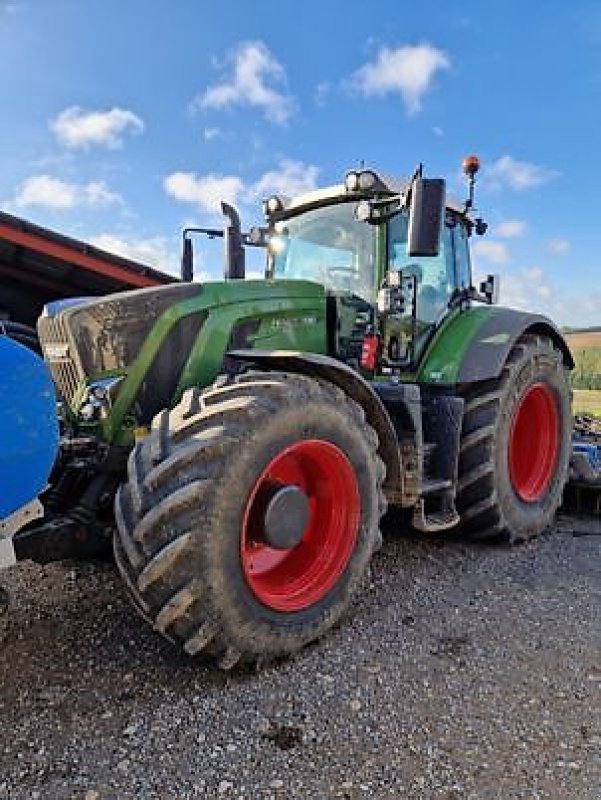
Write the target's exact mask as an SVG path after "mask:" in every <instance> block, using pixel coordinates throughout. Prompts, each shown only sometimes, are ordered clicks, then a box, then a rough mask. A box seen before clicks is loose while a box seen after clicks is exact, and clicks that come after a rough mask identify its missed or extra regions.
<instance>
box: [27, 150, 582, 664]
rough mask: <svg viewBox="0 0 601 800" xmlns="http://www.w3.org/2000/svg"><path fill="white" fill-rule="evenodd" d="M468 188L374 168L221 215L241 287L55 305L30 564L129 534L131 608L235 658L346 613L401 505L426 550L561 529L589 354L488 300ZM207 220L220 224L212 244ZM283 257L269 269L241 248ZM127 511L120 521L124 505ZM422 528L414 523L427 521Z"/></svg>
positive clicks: (192, 645)
mask: <svg viewBox="0 0 601 800" xmlns="http://www.w3.org/2000/svg"><path fill="white" fill-rule="evenodd" d="M464 166H465V168H466V172H467V174H468V177H469V184H470V193H469V198H468V200H466V201H465V202H464V203H461V204H458V203H453V202H451V201H448V200H447V199H446V198H445V184H444V181H442V180H438V179H427V178H424V177H423V176H422V173H421V168H419V169H418V170H417V171H416V173H415V174H414V176H413V178H412V179H411V180H409V181H404V182H401V181H395V180H388V179H386V178H384V177H382V176H380V175H378V174H376V173H375V172H374V171H372V170H368V169H359V170H353V171H351V172H349V173H348V174H347V175H346V177H345V180H344V183H342V184H340V185H336V186H332V187H329V188H325V189H321V190H318V191H312V192H308V193H306V194H303V195H301V196H299V197H296V198H294V199H293V200H287V199H285V198H283V197H276V196H274V197H271V198H269V199H268V200H266V201H265V203H264V213H265V218H266V224H265V226H264V227H262V228H256V229H252V230H251V231H250V232H249V233H242V231H241V228H240V222H239V219H238V216H237V213H236V211H235V210H234V209H233V208H231V207H230V206H227V205H224V207H223V209H224V214H225V215H226V216H227V217H228V218H229V223H228V225H227V227H226V229H225V230H224V231H216V230H207V229H202V230H201V232H202V233H207V234H208V235H210V236H223V237H224V239H225V244H226V254H227V258H226V276H225V277H226V279H225V280H224V281H222V282H215V283H206V284H199V283H193V282H191V278H192V271H193V264H192V261H193V253H192V239H191V236H192V234H193V233H194V231H192V230H187V231H186V232H185V235H184V256H183V261H182V277H183V278H184V280H183V281H182V282H181V283H176V284H173V285H169V286H165V287H162V288H157V289H154V288H153V289H142V290H137V291H131V292H125V293H122V294H116V295H112V296H108V297H104V298H102V299H94V300H91V301H86V302H82V303H80V304H75V305H73V304H72V303H71V304H70V305H69V306H67V307H65V306H64V305H62V304H59V305H58V307H57V306H54V307H49V308H48V309H47V310H46V312H45V314H44V316H43V317H42V318H41V319H40V322H39V335H40V340H41V343H42V348H43V351H44V354H45V357H46V359H47V361H48V363H49V364H50V367H51V370H52V372H53V376H54V379H55V383H56V386H57V389H58V392H59V394H60V397H61V406H62V425H63V436H62V447H61V455H60V458H59V460H58V462H57V465H56V467H55V470H54V476H53V478H52V488H51V489H50V490H49V491H48V492H47V494H46V496H45V498H44V501H45V507H46V512H47V515H46V518H45V519H44V521H43V523H42V524H40V525H37V526H35V527H33V526H31V527H29V528H28V529H26V530H24V531H21V532H20V533H19V534H17V535H16V536H15V538H14V547H15V552H16V557H17V558H33V559H35V560H38V561H47V560H53V559H57V558H62V557H64V556H66V555H74V554H79V555H85V554H89V555H94V554H95V553H97V552H99V551H101V550H102V548H103V546H105V545H106V542H107V541H108V540H109V537H111V536H112V535H113V529H114V525H113V513H114V518H115V520H116V533H114V538H113V546H114V554H115V559H116V562H117V565H118V568H119V571H120V573H121V575H122V577H123V580H124V582H125V584H126V586H127V589H128V592H129V594H130V596H131V598H132V600H133V603H134V605H135V606H136V608H137V610H138V611H139V612H140V614H141V615H142V616H143V617H145V618H146V619H147V620H148V622H150V624H151V625H152V626H153V627H154V628H156V629H157V630H158V631H159V632H160V633H161V634H163V635H164V636H165V637H167V638H168V639H169V640H171V641H172V642H174V643H177V644H179V645H180V646H181V647H183V649H184V650H185V651H186V652H187V653H189V654H191V655H198V654H202V655H205V656H209V657H211V658H213V659H215V660H216V662H217V663H218V664H219V665H220V666H221V667H222V668H224V669H229V668H232V667H233V666H234V665H236V664H245V663H257V662H263V661H265V660H270V659H274V658H278V657H281V656H285V655H287V654H290V653H293V652H295V651H297V650H298V649H299V648H301V647H302V646H304V645H305V644H307V643H308V642H311V641H312V640H314V639H316V638H317V637H319V636H321V635H322V634H324V633H325V632H326V631H327V630H329V629H330V628H331V627H332V626H333V625H334V624H336V623H337V621H338V620H339V619H340V617H341V616H342V615H343V613H344V612H345V610H346V609H347V608H348V606H349V604H350V602H351V599H352V598H353V596H354V595H355V594H356V592H357V591H358V589H359V587H360V585H361V582H362V579H363V577H364V575H365V573H366V570H367V569H368V565H369V562H370V559H371V557H372V555H373V554H374V552H375V551H376V550H377V549H378V547H379V546H380V543H381V534H380V530H379V524H380V520H381V518H382V516H383V515H384V513H385V512H386V509H387V507H388V506H397V507H400V508H402V509H405V510H406V512H408V513H405V514H400V515H398V518H399V519H412V524H413V526H414V528H416V529H417V530H418V531H420V532H421V533H422V534H423V535H424V536H428V535H430V534H440V533H441V532H442V531H448V533H449V534H450V535H453V536H454V535H457V534H458V533H460V534H461V535H462V536H464V537H470V538H472V539H477V540H494V541H498V540H505V541H508V542H517V541H522V540H525V539H528V538H530V537H532V536H535V535H536V534H538V533H540V532H541V531H542V530H543V529H544V528H545V527H546V526H547V525H548V524H549V523H550V522H551V520H552V518H553V515H554V513H555V511H556V509H557V507H558V505H559V503H560V500H561V496H562V490H563V487H564V483H565V480H566V474H567V467H568V460H569V452H570V432H571V410H570V390H569V385H568V371H569V369H571V368H572V366H573V361H572V357H571V355H570V352H569V349H568V347H567V345H566V343H565V341H564V339H563V338H562V336H561V334H560V332H559V331H558V330H557V328H556V327H555V326H554V325H553V324H552V323H551V322H550V321H549V320H548V319H546V318H544V317H541V316H536V315H533V314H527V313H522V312H518V311H513V310H509V309H505V308H500V307H498V306H496V305H495V304H494V301H495V294H496V289H497V282H496V279H495V277H494V276H491V277H489V278H488V279H487V280H486V281H485V282H484V283H483V284H482V286H480V287H479V289H478V290H476V289H475V288H474V286H473V281H472V275H471V268H470V256H469V239H470V236H472V235H473V234H476V235H477V234H482V233H484V231H485V229H486V225H485V223H484V222H483V221H482V220H481V219H475V218H474V215H473V208H472V206H473V202H472V201H473V185H474V175H475V173H476V170H477V168H478V163H477V159H475V158H470V159H467V160H466V162H465V165H464ZM196 230H198V229H196ZM247 245H248V246H252V245H255V246H256V245H258V246H264V247H265V248H266V254H267V255H266V272H265V278H264V280H250V281H248V280H240V279H241V278H243V277H244V252H245V250H244V248H245V246H247ZM113 509H114V512H113ZM407 524H408V523H407Z"/></svg>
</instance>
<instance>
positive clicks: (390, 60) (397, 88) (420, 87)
mask: <svg viewBox="0 0 601 800" xmlns="http://www.w3.org/2000/svg"><path fill="white" fill-rule="evenodd" d="M450 66H451V62H450V59H449V57H448V56H447V54H446V53H445V52H444V51H443V50H439V49H438V48H436V47H433V46H432V45H431V44H428V43H424V44H420V45H413V46H412V45H408V46H405V47H398V48H396V50H392V49H390V48H388V47H383V48H382V49H381V50H380V52H379V53H378V56H377V58H376V60H375V61H372V62H370V63H368V64H364V65H363V66H362V67H361V68H360V69H358V70H357V72H355V74H354V75H353V77H352V79H351V82H352V84H353V85H354V86H355V87H356V88H357V89H358V90H359V91H361V92H362V93H363V94H364V95H366V96H368V97H370V96H372V95H375V96H383V95H386V94H389V93H391V92H392V93H394V92H396V93H398V94H400V95H401V97H402V98H403V102H404V103H405V107H406V109H407V113H408V114H410V115H414V114H417V113H418V112H419V111H420V109H421V107H422V100H423V97H424V95H425V94H426V92H427V91H428V90H429V89H430V87H431V86H432V82H433V80H434V77H435V76H436V73H437V72H440V71H442V70H447V69H449V68H450Z"/></svg>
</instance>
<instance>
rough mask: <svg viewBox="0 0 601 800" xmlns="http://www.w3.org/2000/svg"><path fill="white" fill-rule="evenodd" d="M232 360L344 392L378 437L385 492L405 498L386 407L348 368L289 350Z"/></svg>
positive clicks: (245, 353) (234, 353)
mask: <svg viewBox="0 0 601 800" xmlns="http://www.w3.org/2000/svg"><path fill="white" fill-rule="evenodd" d="M228 357H229V358H231V359H233V360H239V361H244V362H247V363H249V362H250V363H253V364H256V365H257V366H258V367H260V368H261V369H267V370H281V371H282V372H296V373H299V374H301V375H309V376H310V377H313V378H321V379H322V380H326V381H329V382H330V383H333V384H334V385H335V386H339V387H340V388H341V389H343V390H344V391H345V392H346V394H348V396H349V397H351V398H352V399H353V400H355V401H356V402H357V403H358V404H359V405H360V406H361V407H362V408H363V410H364V412H365V417H366V419H367V421H368V423H369V424H370V425H371V427H372V428H373V429H374V430H375V432H376V433H377V434H378V440H379V445H378V454H379V455H380V458H381V459H382V461H383V462H384V464H385V466H386V479H385V481H384V491H385V493H386V495H387V496H388V497H389V498H391V499H394V498H399V497H402V496H403V494H404V474H403V469H402V460H401V453H400V449H399V442H398V438H397V435H396V433H395V429H394V425H393V424H392V420H391V419H390V416H389V414H388V411H387V410H386V408H385V406H384V404H383V403H382V401H381V400H380V398H379V397H378V395H377V394H376V393H375V392H374V390H373V389H372V387H371V386H370V385H369V383H368V382H367V381H366V380H365V379H364V378H363V377H362V376H361V375H359V373H358V372H356V371H355V370H353V369H351V367H349V366H347V364H343V363H342V362H341V361H336V359H334V358H330V356H324V355H319V354H318V353H299V352H295V351H288V350H271V351H268V350H230V351H229V352H228Z"/></svg>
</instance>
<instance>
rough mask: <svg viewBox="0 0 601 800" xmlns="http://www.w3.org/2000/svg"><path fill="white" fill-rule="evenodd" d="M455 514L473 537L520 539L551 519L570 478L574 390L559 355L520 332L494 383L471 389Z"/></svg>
mask: <svg viewBox="0 0 601 800" xmlns="http://www.w3.org/2000/svg"><path fill="white" fill-rule="evenodd" d="M464 396H465V413H464V422H463V430H462V435H461V449H460V456H459V482H458V487H457V510H458V511H459V513H460V515H461V524H462V530H463V533H464V534H466V535H467V536H468V537H471V538H474V539H504V540H506V541H510V542H518V541H523V540H525V539H529V538H531V537H533V536H536V535H537V534H539V533H540V532H541V531H543V530H544V529H545V528H546V527H547V526H548V525H549V524H550V522H551V521H552V519H553V516H554V514H555V512H556V510H557V508H558V506H559V504H560V503H561V498H562V494H563V489H564V485H565V482H566V479H567V473H568V464H569V458H570V438H571V431H572V413H571V392H570V387H569V382H568V374H567V369H566V367H565V365H564V362H563V357H562V354H561V353H560V352H559V350H557V349H556V348H555V347H554V346H553V342H552V341H551V340H550V339H548V338H547V337H545V336H539V335H533V334H525V335H523V336H522V337H521V338H520V339H519V340H518V342H517V343H516V345H515V346H514V347H513V349H512V350H511V352H510V354H509V356H508V359H507V361H506V363H505V367H504V369H503V372H502V374H501V376H500V378H499V379H498V380H494V381H487V382H485V383H481V384H476V385H475V386H471V387H468V388H467V389H466V390H465V392H464Z"/></svg>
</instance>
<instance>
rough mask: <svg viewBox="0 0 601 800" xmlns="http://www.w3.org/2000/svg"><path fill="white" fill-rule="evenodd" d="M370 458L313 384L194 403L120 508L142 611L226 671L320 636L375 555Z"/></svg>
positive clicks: (376, 467) (160, 441)
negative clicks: (210, 657)
mask: <svg viewBox="0 0 601 800" xmlns="http://www.w3.org/2000/svg"><path fill="white" fill-rule="evenodd" d="M377 445H378V440H377V436H376V434H375V433H374V431H373V430H372V429H371V428H370V427H368V426H367V424H366V422H365V417H364V414H363V411H362V409H361V408H360V407H359V406H358V405H357V404H356V403H354V402H353V401H352V400H350V399H349V398H348V397H347V396H346V395H345V394H344V393H343V392H342V391H341V390H339V389H337V388H336V387H333V386H331V385H329V384H324V383H322V382H318V381H316V380H312V379H310V378H307V377H303V376H299V375H293V374H285V373H249V374H246V375H241V376H237V377H236V378H235V379H231V380H227V381H224V382H221V383H217V384H215V385H214V386H213V387H210V388H208V389H207V390H204V391H200V390H190V391H188V392H187V393H186V394H185V395H184V397H183V399H182V401H181V403H180V404H179V405H178V406H177V407H176V408H174V409H173V411H171V412H169V411H162V412H161V413H160V414H158V415H157V417H156V418H155V420H154V422H153V427H152V433H151V435H150V436H149V438H148V439H146V440H145V441H144V442H142V443H139V444H137V445H136V447H135V448H134V450H133V452H132V453H131V456H130V459H129V466H128V482H127V483H126V484H124V485H123V486H122V487H121V489H120V490H119V493H118V495H117V498H116V501H115V511H116V519H117V526H118V531H117V533H116V535H115V556H116V560H117V564H118V566H119V569H120V571H121V573H122V575H123V577H124V580H125V583H126V585H127V587H128V589H129V592H130V594H131V596H132V599H133V601H134V603H135V605H136V606H137V608H138V610H139V611H140V612H141V613H142V614H143V616H145V617H146V618H147V619H148V620H149V621H150V622H151V623H152V624H153V625H154V627H155V628H156V629H158V630H159V631H160V632H161V633H162V634H164V635H165V636H166V637H167V638H169V639H171V640H172V641H175V642H177V643H180V644H181V645H182V646H183V648H184V650H185V651H186V652H188V653H189V654H191V655H197V654H204V655H209V656H212V657H214V658H215V659H216V660H217V661H218V663H219V665H220V666H221V667H222V668H225V669H229V668H231V667H233V666H234V665H235V664H238V663H252V662H257V661H263V660H270V659H273V658H277V657H280V656H284V655H287V654H289V653H292V652H294V651H296V650H298V649H299V648H301V647H303V646H304V645H305V644H307V643H308V642H310V641H312V640H314V639H316V638H317V637H319V636H321V635H322V634H323V633H325V632H326V631H327V630H329V629H330V628H331V627H332V626H333V625H334V624H335V623H336V622H337V621H338V620H339V619H340V617H341V616H342V614H343V613H344V611H345V610H346V609H347V608H348V606H349V603H350V601H351V598H352V597H353V595H354V593H355V592H356V590H357V587H358V586H359V584H360V582H361V579H362V577H363V575H364V573H365V571H366V568H367V565H368V563H369V560H370V558H371V556H372V553H373V552H374V549H375V548H376V547H377V546H378V544H379V541H380V533H379V527H378V525H379V519H380V516H381V514H382V513H383V511H384V508H385V503H384V500H383V494H382V482H383V478H384V468H383V464H382V462H381V461H380V459H379V458H378V456H377V453H376V451H377Z"/></svg>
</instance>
